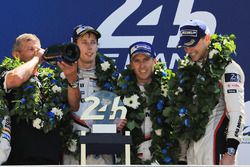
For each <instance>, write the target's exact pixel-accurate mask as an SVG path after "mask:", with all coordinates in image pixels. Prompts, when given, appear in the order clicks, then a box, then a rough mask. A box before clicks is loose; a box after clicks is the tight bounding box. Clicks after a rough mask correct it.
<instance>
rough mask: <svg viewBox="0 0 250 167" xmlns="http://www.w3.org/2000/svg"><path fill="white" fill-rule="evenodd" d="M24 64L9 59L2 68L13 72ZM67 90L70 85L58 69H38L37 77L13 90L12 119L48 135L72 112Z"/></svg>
mask: <svg viewBox="0 0 250 167" xmlns="http://www.w3.org/2000/svg"><path fill="white" fill-rule="evenodd" d="M23 63H24V62H22V61H20V60H19V59H18V58H14V59H12V58H8V57H6V58H5V59H4V60H3V62H2V64H1V65H0V68H1V69H5V70H8V71H9V70H12V69H14V68H16V67H18V66H20V65H21V64H23ZM66 88H67V81H66V79H65V76H64V74H63V73H60V71H59V69H58V68H54V69H51V68H42V67H41V68H38V75H37V76H32V77H31V78H30V79H29V80H28V81H26V82H25V83H24V84H23V85H22V86H21V87H20V88H17V89H16V91H15V89H13V90H14V97H13V99H14V100H12V101H11V102H12V103H13V108H12V109H11V110H10V111H9V115H10V116H16V118H17V121H19V120H26V121H27V122H28V123H30V124H31V125H32V126H33V127H34V128H36V129H38V130H43V132H44V133H47V132H49V131H51V130H53V129H54V128H57V127H58V126H59V125H60V123H61V120H62V118H63V117H64V115H65V114H66V113H67V112H69V108H68V106H67V91H66ZM2 102H3V101H2V100H1V103H2Z"/></svg>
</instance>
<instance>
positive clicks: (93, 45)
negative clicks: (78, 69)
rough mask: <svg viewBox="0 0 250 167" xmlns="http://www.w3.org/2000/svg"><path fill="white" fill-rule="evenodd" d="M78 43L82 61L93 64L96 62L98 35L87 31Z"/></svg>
mask: <svg viewBox="0 0 250 167" xmlns="http://www.w3.org/2000/svg"><path fill="white" fill-rule="evenodd" d="M76 44H77V45H78V47H79V48H80V52H81V53H80V59H79V60H80V63H81V62H82V63H87V64H91V63H93V62H95V58H96V52H97V50H98V43H97V39H96V36H95V35H94V34H93V33H86V34H84V35H83V36H81V37H79V38H78V39H77V41H76Z"/></svg>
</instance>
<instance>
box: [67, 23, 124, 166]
mask: <svg viewBox="0 0 250 167" xmlns="http://www.w3.org/2000/svg"><path fill="white" fill-rule="evenodd" d="M100 37H101V34H100V32H98V31H97V30H95V29H94V28H93V27H91V26H84V25H78V26H76V27H75V28H74V30H73V35H72V39H71V40H72V42H73V43H75V44H76V45H77V46H78V47H79V49H80V58H79V60H78V78H79V87H80V92H81V103H80V109H79V110H78V111H77V112H74V113H72V117H73V120H74V123H73V128H74V132H77V133H78V135H80V134H79V133H80V132H81V131H85V132H90V130H91V128H92V124H93V122H95V121H94V120H82V119H81V118H82V115H83V114H85V113H86V109H87V106H86V100H85V99H86V98H87V97H89V96H91V95H92V94H93V93H95V92H99V91H101V90H106V91H109V92H113V90H114V88H115V86H116V82H117V79H118V76H119V73H118V72H117V71H116V68H115V65H114V62H113V61H112V60H111V59H110V58H108V57H107V56H105V55H103V54H101V53H99V52H97V51H98V39H99V38H100ZM91 114H93V112H92V111H91ZM125 124H126V120H117V130H118V131H120V130H122V128H123V127H124V126H125ZM72 133H73V132H72ZM78 151H79V150H78ZM72 152H73V154H75V153H76V152H77V150H74V151H71V153H72ZM77 155H78V156H77V157H79V154H77ZM113 159H114V157H113V155H108V154H101V155H94V154H91V155H88V156H87V164H113V163H114V160H113ZM79 162H80V160H79V159H78V158H75V157H74V156H73V155H68V154H65V155H64V164H72V165H76V164H79Z"/></svg>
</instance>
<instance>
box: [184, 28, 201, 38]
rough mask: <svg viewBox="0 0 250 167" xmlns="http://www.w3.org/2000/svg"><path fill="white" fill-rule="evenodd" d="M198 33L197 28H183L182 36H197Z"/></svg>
mask: <svg viewBox="0 0 250 167" xmlns="http://www.w3.org/2000/svg"><path fill="white" fill-rule="evenodd" d="M197 35H198V31H197V30H191V29H185V30H181V37H197Z"/></svg>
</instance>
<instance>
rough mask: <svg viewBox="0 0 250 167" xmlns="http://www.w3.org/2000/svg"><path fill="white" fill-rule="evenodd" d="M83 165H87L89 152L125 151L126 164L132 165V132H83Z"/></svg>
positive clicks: (114, 152) (81, 138) (81, 140)
mask: <svg viewBox="0 0 250 167" xmlns="http://www.w3.org/2000/svg"><path fill="white" fill-rule="evenodd" d="M79 142H80V145H81V155H80V156H81V158H80V159H81V161H80V164H81V165H86V157H87V155H88V154H121V153H122V152H124V151H125V165H130V144H131V143H132V139H131V136H130V132H129V131H126V132H125V135H122V134H120V133H89V134H86V132H85V131H82V132H81V136H80V138H79Z"/></svg>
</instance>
